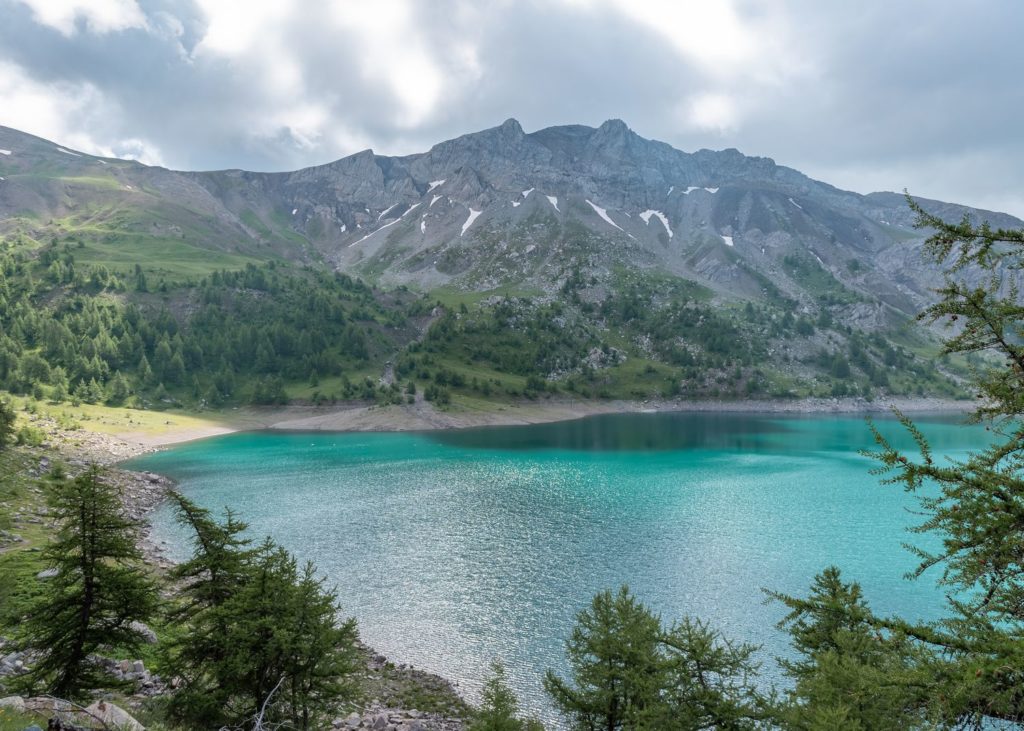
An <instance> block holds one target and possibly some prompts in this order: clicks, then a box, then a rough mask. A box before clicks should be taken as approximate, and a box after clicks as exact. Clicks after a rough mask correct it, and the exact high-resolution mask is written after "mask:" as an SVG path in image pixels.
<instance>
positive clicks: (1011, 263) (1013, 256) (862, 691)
mask: <svg viewBox="0 0 1024 731" xmlns="http://www.w3.org/2000/svg"><path fill="white" fill-rule="evenodd" d="M908 202H909V204H910V207H911V208H912V209H913V210H914V211H915V212H916V214H917V216H918V221H917V225H918V226H919V227H924V228H930V229H932V230H933V231H934V233H933V235H932V236H931V237H930V238H929V239H928V240H927V241H926V243H925V250H926V252H927V253H928V255H930V256H931V258H932V259H933V261H934V262H935V263H936V264H938V265H940V266H943V267H946V270H947V271H946V274H947V277H946V282H945V285H944V286H943V287H942V288H941V289H939V291H938V293H939V295H940V300H939V301H938V302H937V303H936V304H935V305H933V306H931V307H929V308H928V309H927V310H926V311H925V312H924V313H923V314H922V315H921V319H923V320H926V321H929V322H932V323H940V324H947V325H952V326H953V335H952V336H951V337H950V338H949V339H948V340H946V341H945V344H944V353H945V354H947V355H948V354H954V353H959V354H964V355H967V356H968V357H970V358H971V359H972V360H973V362H974V363H975V364H976V366H977V370H976V375H975V386H976V388H977V392H978V396H979V399H980V406H979V408H978V409H977V411H976V412H975V419H976V420H977V421H979V422H986V423H987V424H988V426H989V429H990V430H991V431H990V433H991V434H992V435H993V439H994V441H993V443H992V445H991V446H989V447H987V448H986V449H982V450H979V451H976V452H973V453H971V454H970V455H969V456H968V457H967V458H965V459H960V460H956V461H948V460H943V459H940V458H938V457H937V456H936V455H935V454H934V453H933V451H932V449H931V446H930V445H929V443H928V440H927V439H926V438H925V436H924V435H923V434H922V433H921V431H920V430H918V429H917V427H916V426H915V425H914V424H913V423H912V422H911V421H910V419H908V418H906V417H904V416H902V415H900V421H901V423H902V424H903V426H904V427H905V428H906V429H907V431H908V432H909V433H910V435H911V436H912V437H913V438H914V440H915V442H916V446H917V449H918V454H917V455H907V454H904V453H903V452H902V451H900V450H899V449H897V448H895V447H894V446H893V445H892V444H891V443H890V442H889V441H888V440H886V439H885V438H884V437H883V436H882V435H881V434H880V433H879V432H878V431H877V430H876V431H875V437H876V440H877V442H878V445H879V448H878V450H877V451H875V452H871V453H869V455H870V456H872V457H874V458H875V459H876V460H877V461H878V463H879V467H878V470H877V471H878V472H879V473H880V474H885V475H887V476H888V477H887V480H886V481H887V482H889V483H893V484H901V485H902V486H903V487H904V489H905V490H907V491H908V492H910V493H912V494H915V495H916V496H917V498H918V500H919V503H920V506H921V513H922V514H923V516H924V521H923V522H922V523H921V524H920V525H919V526H917V527H916V528H915V530H916V531H917V532H920V533H932V534H936V535H937V536H938V537H939V538H940V539H941V548H938V549H937V550H924V549H916V551H915V552H916V554H917V556H918V558H919V559H920V564H919V566H918V568H917V570H916V572H915V576H916V577H920V576H924V575H928V576H931V575H932V574H937V579H938V583H939V584H940V585H941V586H943V587H944V588H945V589H946V590H947V592H948V595H949V597H950V600H949V607H950V614H949V615H948V616H947V617H946V618H945V619H943V620H941V621H937V622H930V623H921V622H915V621H911V620H908V619H905V618H899V617H893V618H889V617H879V616H877V615H875V614H874V613H872V612H871V611H870V610H869V609H868V607H867V605H866V603H864V602H863V600H862V599H861V597H860V594H859V589H857V588H856V585H855V584H851V585H846V584H843V583H842V581H841V580H840V578H839V575H838V572H833V571H826V572H825V574H823V575H822V576H820V577H818V579H817V580H816V582H815V585H814V587H812V591H811V594H810V596H808V597H806V598H794V597H783V596H781V595H776V597H777V598H779V599H782V600H783V601H784V602H785V603H786V604H787V606H789V608H790V610H791V614H790V615H789V618H788V623H789V625H790V630H791V633H792V634H793V636H794V642H795V646H796V648H797V649H798V650H799V651H800V652H801V653H802V654H803V656H804V657H805V658H806V660H804V661H802V662H801V663H799V664H795V665H793V666H791V668H790V672H791V673H792V674H794V676H795V677H796V678H797V688H796V696H795V698H794V702H795V703H796V704H797V705H798V706H801V707H800V708H798V709H797V710H796V713H797V714H798V715H802V716H803V717H804V719H805V720H806V719H812V720H813V719H817V720H815V723H817V724H818V725H815V726H806V725H805V726H796V727H797V728H804V727H806V728H824V726H822V725H821V723H825V722H826V721H831V722H838V719H840V717H841V720H842V723H843V724H845V725H846V726H844V727H847V726H848V727H851V728H858V727H860V728H867V729H871V728H884V727H885V723H890V724H891V723H893V722H894V721H893V720H890V721H888V722H887V721H885V720H883V719H882V716H883V715H885V714H889V716H890V719H895V723H896V724H897V725H900V724H903V725H901V726H900V727H902V728H916V727H928V728H957V729H959V728H985V727H991V726H992V725H993V723H995V724H998V723H999V722H1011V723H1014V722H1016V723H1019V722H1022V721H1024V425H1022V424H1021V421H1020V417H1021V416H1022V414H1024V344H1022V343H1024V303H1022V301H1021V297H1020V287H1019V285H1020V271H1021V269H1022V268H1024V230H1007V229H994V228H992V227H990V226H989V225H988V224H987V223H983V224H980V225H978V224H975V223H974V222H972V221H971V220H970V219H969V218H967V217H966V216H965V217H964V218H963V219H962V220H961V221H960V222H959V223H947V222H945V221H943V220H942V219H941V218H939V217H937V216H935V215H932V214H930V213H928V212H927V211H926V210H925V209H924V208H922V207H921V206H920V205H918V204H917V203H916V202H915V201H913V200H912V199H910V198H909V196H908ZM979 274H981V275H983V276H981V277H979V276H978V275H979ZM978 354H985V355H986V356H987V357H985V358H978ZM854 701H855V702H856V703H855V704H854V703H853V702H854ZM854 705H857V706H859V708H857V707H854ZM822 719H824V720H822ZM854 723H858V724H859V726H855V725H853V724H854ZM890 727H891V726H890Z"/></svg>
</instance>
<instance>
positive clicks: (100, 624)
mask: <svg viewBox="0 0 1024 731" xmlns="http://www.w3.org/2000/svg"><path fill="white" fill-rule="evenodd" d="M49 497H50V505H51V508H52V510H53V515H54V517H55V518H56V521H57V524H58V526H59V528H58V532H57V534H56V536H55V537H54V539H53V540H52V541H51V542H50V544H49V545H48V546H47V548H46V549H45V553H44V556H45V558H46V559H47V560H49V561H50V562H51V564H52V565H53V566H54V567H55V568H56V571H57V574H56V576H54V577H53V578H51V579H49V580H48V582H47V584H46V591H45V593H44V595H43V596H42V598H41V599H40V601H39V602H38V603H37V604H36V606H34V607H33V608H32V610H31V611H30V612H29V613H28V615H27V616H26V618H25V636H26V639H27V640H28V642H29V644H30V645H31V646H32V647H35V648H37V649H39V650H40V651H41V652H42V653H43V655H42V658H41V659H40V660H39V661H38V662H37V663H36V665H35V666H34V667H33V668H32V670H31V672H30V673H28V674H27V675H26V676H24V678H23V680H22V682H23V683H24V684H25V685H27V686H29V687H31V688H39V687H43V688H45V689H46V690H47V691H48V692H50V693H52V694H53V695H56V696H59V697H63V698H78V697H81V696H82V695H83V694H84V692H85V691H87V690H89V689H91V688H97V687H103V686H106V685H109V684H111V682H112V679H111V678H110V677H108V675H107V674H106V673H105V672H104V671H103V669H102V668H100V667H98V666H97V665H96V664H94V663H91V662H90V661H89V655H90V654H92V653H94V652H96V651H97V650H98V649H99V648H101V647H132V646H134V645H136V644H137V643H138V641H139V639H140V638H139V636H138V634H137V632H136V631H135V630H133V629H132V622H134V621H140V622H145V621H147V620H148V619H149V618H150V617H151V616H152V614H153V613H154V611H155V602H156V596H157V594H156V591H155V589H154V587H153V585H152V583H151V582H150V580H149V579H148V578H147V576H146V573H145V571H144V569H143V567H142V565H141V562H142V555H141V552H140V551H139V549H138V547H137V546H136V539H137V537H138V530H139V525H138V523H136V522H135V521H133V520H130V519H129V518H127V517H125V516H124V514H123V512H122V509H121V503H120V499H119V496H118V492H117V488H116V487H114V486H113V485H112V484H111V483H109V482H108V481H107V480H105V479H104V478H103V475H102V473H101V471H100V468H99V467H97V466H95V465H94V466H92V467H89V468H88V469H87V470H86V471H85V472H83V473H82V474H81V475H79V476H78V477H77V478H75V479H74V480H73V481H71V482H60V483H58V484H56V485H55V486H54V487H53V488H52V492H51V494H50V496H49Z"/></svg>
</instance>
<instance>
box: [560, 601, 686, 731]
mask: <svg viewBox="0 0 1024 731" xmlns="http://www.w3.org/2000/svg"><path fill="white" fill-rule="evenodd" d="M660 639H661V622H660V620H659V619H658V618H657V617H656V616H655V615H654V614H652V613H651V611H650V610H649V609H648V608H647V607H645V606H644V605H643V604H641V603H640V602H639V601H638V600H637V599H636V597H634V596H633V595H632V594H631V593H630V592H629V589H628V588H627V587H625V586H624V587H622V588H621V589H620V590H619V592H618V594H615V595H613V594H612V593H611V592H610V591H604V592H601V593H600V594H597V595H596V596H595V597H594V599H593V601H592V603H591V606H590V608H589V609H585V610H583V611H581V612H580V613H579V615H577V618H576V625H575V627H573V630H572V634H571V635H570V637H569V639H568V640H567V641H566V655H567V656H568V660H569V666H570V668H571V673H572V681H571V682H568V681H566V680H563V679H562V678H560V677H559V676H557V675H556V674H555V673H553V672H552V671H550V670H549V671H548V672H547V674H546V675H545V677H544V689H545V690H546V691H547V693H548V695H549V696H550V697H551V700H552V701H553V702H554V704H555V707H556V708H558V710H559V711H561V712H562V714H563V715H565V716H566V717H567V718H569V719H570V720H571V722H572V725H573V727H574V728H579V729H605V730H606V731H616V729H625V728H635V727H636V725H637V723H638V721H639V719H640V718H641V717H642V716H643V714H644V713H645V711H647V710H648V709H649V708H650V707H651V706H652V705H654V704H656V703H657V702H658V697H659V693H660V691H661V689H662V688H664V687H665V685H666V682H667V681H666V673H667V668H666V665H665V662H664V660H663V658H662V656H661V654H660V653H659V643H660Z"/></svg>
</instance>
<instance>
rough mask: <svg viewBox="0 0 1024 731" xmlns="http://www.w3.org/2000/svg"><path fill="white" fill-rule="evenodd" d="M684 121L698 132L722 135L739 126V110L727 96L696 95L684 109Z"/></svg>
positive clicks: (734, 102) (713, 94) (720, 94)
mask: <svg viewBox="0 0 1024 731" xmlns="http://www.w3.org/2000/svg"><path fill="white" fill-rule="evenodd" d="M684 121H685V122H686V123H687V124H689V125H690V126H691V127H694V128H696V129H698V130H700V131H704V132H715V133H718V134H724V133H726V132H729V131H731V130H733V129H735V128H736V127H737V126H738V125H739V121H740V119H739V109H738V107H737V104H736V101H735V100H734V99H733V98H732V97H731V96H730V95H728V94H722V93H714V92H710V93H705V94H697V95H696V96H693V97H691V98H690V99H689V100H688V101H687V104H686V105H685V107H684Z"/></svg>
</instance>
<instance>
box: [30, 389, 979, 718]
mask: <svg viewBox="0 0 1024 731" xmlns="http://www.w3.org/2000/svg"><path fill="white" fill-rule="evenodd" d="M974 406H975V404H974V403H972V402H970V401H950V400H942V399H885V400H879V401H873V402H867V401H863V400H860V399H804V400H793V401H761V400H756V401H754V400H752V401H733V402H723V401H710V400H707V401H685V402H684V401H670V402H666V401H646V402H636V401H607V402H600V401H568V400H561V399H560V400H555V399H551V400H547V401H539V402H525V403H522V402H521V403H517V404H507V405H497V404H488V407H489V408H480V409H476V410H474V409H471V408H469V409H467V408H465V407H461V408H460V406H456V407H455V408H453V409H451V410H446V411H440V410H437V409H435V408H434V407H433V406H432V405H430V404H428V403H425V402H422V401H419V402H417V403H414V404H409V405H401V406H387V407H379V406H365V405H349V406H348V407H347V408H344V407H343V408H340V409H339V408H319V409H316V408H312V407H305V406H292V407H284V408H278V409H239V410H237V413H234V414H229V415H228V416H229V417H233V418H230V419H223V420H217V421H214V420H212V419H211V420H209V421H206V420H203V419H202V418H196V417H193V416H186V415H180V414H176V413H171V412H165V414H160V418H161V419H163V424H161V425H158V426H157V427H156V428H153V427H152V426H150V428H149V429H148V430H146V431H143V430H142V429H141V428H140V429H139V430H136V431H128V432H122V433H109V431H106V432H105V431H100V430H89V429H88V428H82V427H78V428H72V429H67V428H64V427H62V426H61V425H60V424H59V423H58V422H57V421H56V420H54V419H52V418H48V417H45V416H36V417H34V418H33V419H32V421H33V422H34V426H36V427H39V428H41V429H42V430H43V431H44V433H46V435H47V438H48V443H47V444H44V445H42V447H43V449H44V450H45V449H55V450H56V451H57V452H59V453H61V455H62V456H63V458H64V459H65V460H67V461H68V463H69V464H70V465H72V466H73V468H79V469H80V468H84V467H85V466H86V465H87V464H88V463H90V462H95V463H98V464H101V465H103V466H104V467H106V468H107V474H108V475H109V476H110V478H111V479H112V480H113V481H114V482H115V483H117V484H118V485H119V487H120V488H121V493H122V501H123V504H124V508H125V512H126V513H127V514H128V515H130V516H131V517H132V518H134V519H136V520H138V521H140V522H141V523H142V525H143V529H142V531H141V533H140V535H139V541H138V545H139V548H140V550H141V551H142V553H143V556H144V560H145V561H146V563H148V564H150V565H151V566H153V567H154V568H155V569H156V570H157V571H159V572H161V573H163V572H166V571H167V570H169V569H171V568H172V567H173V566H174V565H175V562H174V561H173V560H172V559H170V557H169V556H168V555H167V554H168V547H167V546H166V545H163V542H162V541H158V540H157V539H156V538H155V537H154V536H153V533H152V524H151V522H150V518H151V515H152V512H153V511H154V510H155V509H156V508H157V507H159V506H160V505H161V504H163V503H164V501H165V500H166V496H167V493H168V491H170V490H172V489H174V487H175V482H174V481H173V480H171V479H170V478H168V477H166V476H163V475H160V474H157V473H153V472H149V471H140V470H135V469H131V468H128V467H125V466H123V464H122V463H123V462H124V461H125V460H127V459H130V458H132V457H136V456H139V455H141V454H145V453H148V452H152V451H155V450H158V449H161V448H166V447H169V446H172V445H174V444H180V443H183V442H187V441H194V440H198V439H205V438H211V437H214V436H221V435H226V434H230V433H235V432H240V431H252V430H279V431H300V430H301V431H329V432H353V431H364V432H384V431H393V432H399V431H419V430H426V429H460V428H472V427H483V426H501V425H526V424H540V423H550V422H556V421H567V420H574V419H580V418H585V417H588V416H593V415H598V414H612V413H748V414H778V415H809V416H810V415H815V414H834V415H844V414H845V415H851V414H865V415H867V414H885V413H886V412H888V411H889V410H891V409H892V408H897V409H899V410H901V411H903V412H905V413H908V414H940V413H947V414H948V413H958V414H966V413H968V412H969V411H971V410H972V409H973V407H974ZM165 415H166V418H163V417H164V416H165ZM129 421H130V420H129ZM106 423H109V422H106ZM75 471H77V470H75ZM361 647H362V652H363V654H364V655H365V658H366V673H367V674H366V678H367V682H370V683H371V687H373V688H375V689H376V691H375V692H374V693H372V695H374V696H376V698H375V700H374V701H373V702H372V703H370V704H368V705H366V706H363V707H362V708H360V709H359V710H358V711H355V712H353V713H352V714H350V716H349V717H348V718H346V721H347V720H349V719H351V721H352V722H353V723H354V724H355V726H351V727H353V728H354V727H359V728H370V727H371V726H373V724H374V723H376V722H377V719H378V718H388V719H389V720H390V719H398V718H400V719H402V720H405V721H412V720H420V719H422V721H427V722H428V723H429V726H425V728H432V729H445V730H446V731H461V730H462V729H464V728H465V718H466V716H465V711H464V710H462V709H465V708H466V707H467V705H466V701H465V699H464V697H463V696H462V694H461V692H460V690H459V688H458V687H457V685H455V684H453V683H452V682H451V681H449V680H448V679H447V678H444V677H443V676H441V675H438V674H436V673H432V672H430V671H424V670H420V669H418V668H413V667H412V666H409V665H404V664H392V663H391V662H389V661H388V659H387V658H386V657H385V656H383V655H380V654H378V653H376V652H375V651H374V650H373V649H372V648H370V647H367V646H365V645H361ZM408 684H412V685H414V686H416V687H419V688H428V689H429V690H430V691H431V692H433V693H436V694H438V695H439V696H440V697H447V698H449V699H454V700H451V701H450V705H449V707H448V708H446V709H445V710H444V711H441V712H433V713H422V710H420V711H417V710H413V709H409V708H407V707H404V704H402V703H401V701H399V700H398V697H397V696H396V695H395V693H396V691H395V690H394V689H395V688H400V687H403V686H405V685H408ZM456 709H458V710H456ZM437 710H438V711H440V709H437ZM337 727H338V726H337V723H336V724H335V728H337ZM373 727H374V728H376V726H373Z"/></svg>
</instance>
